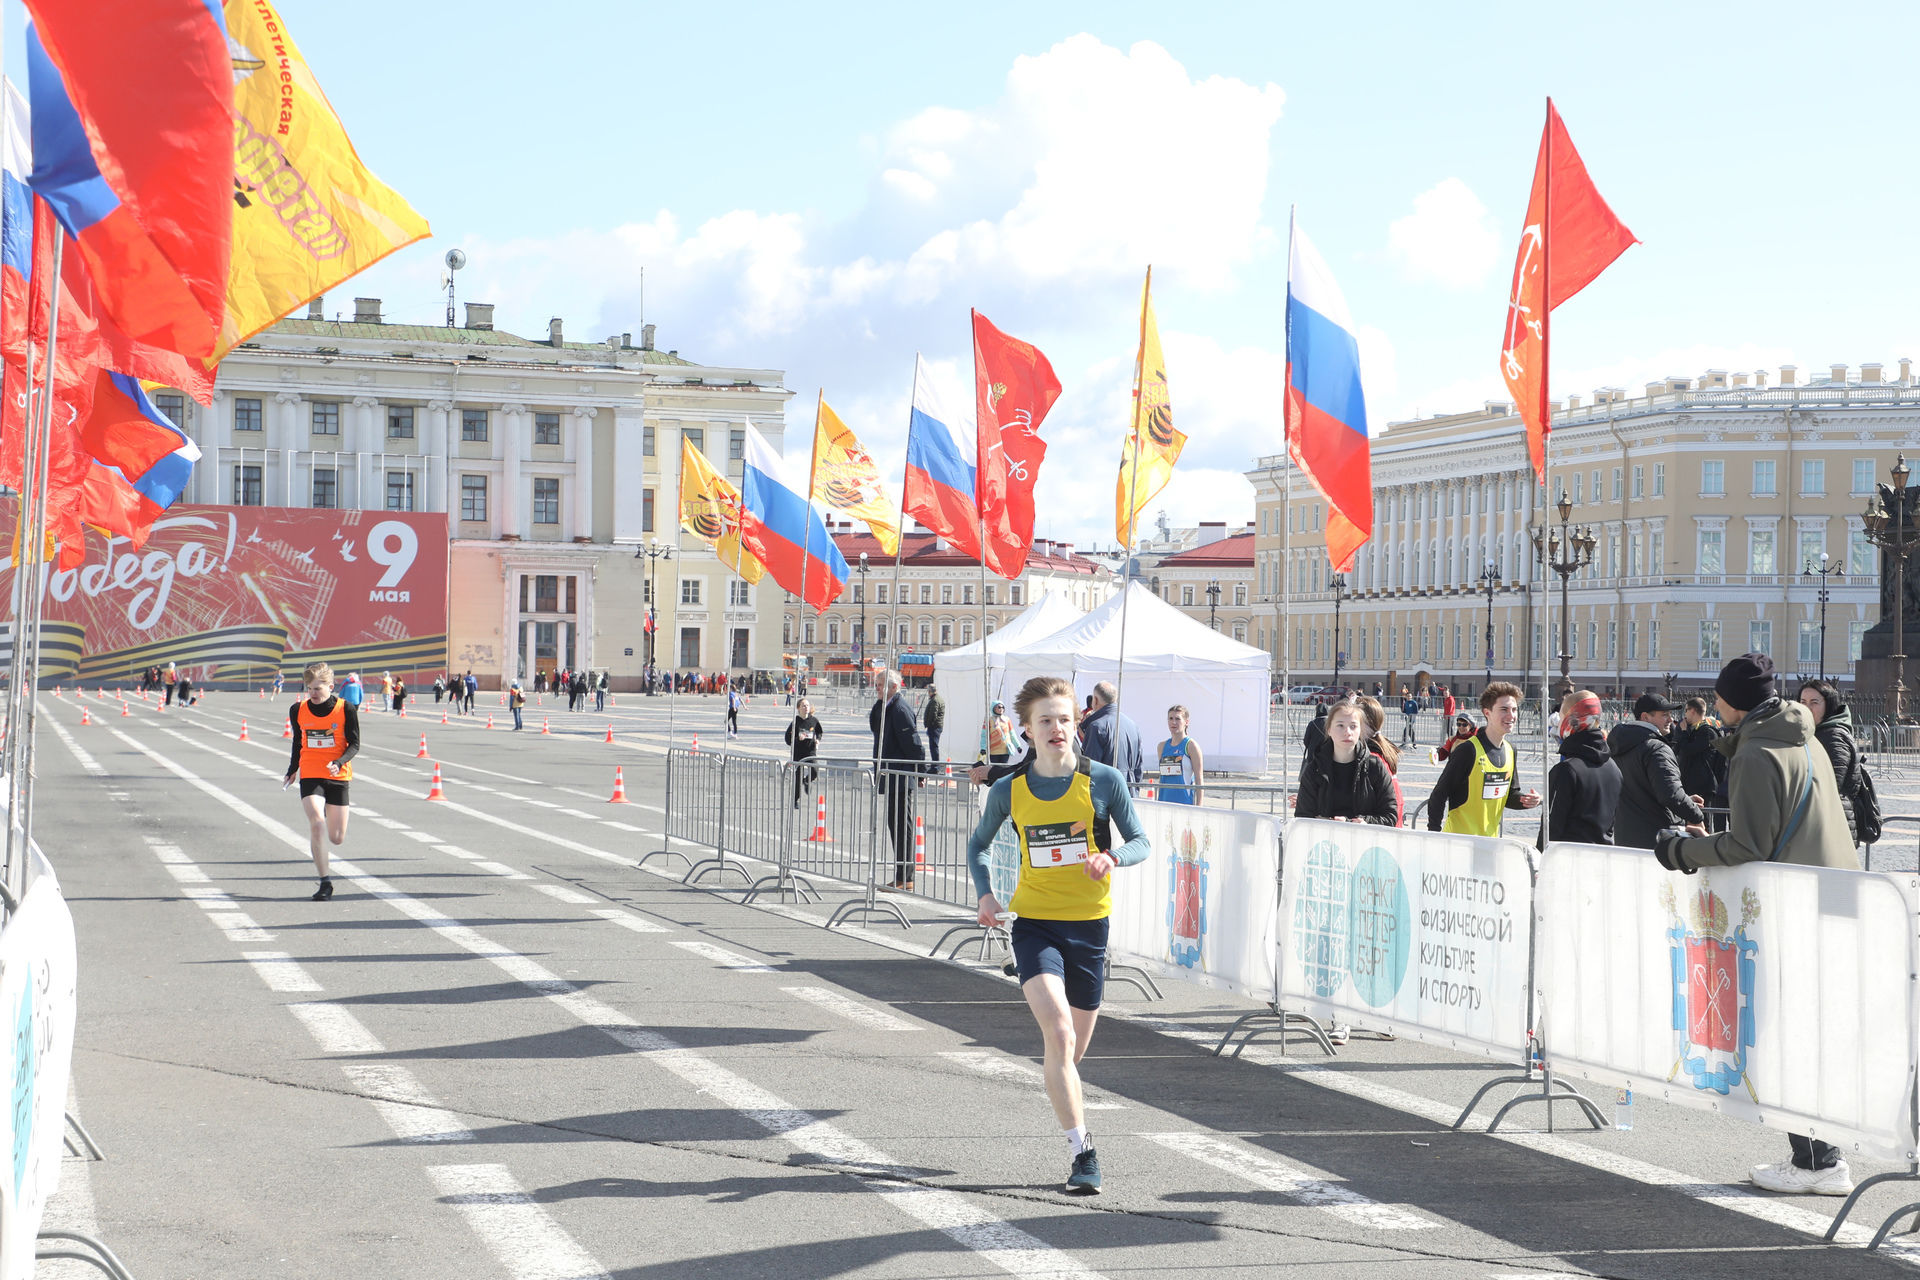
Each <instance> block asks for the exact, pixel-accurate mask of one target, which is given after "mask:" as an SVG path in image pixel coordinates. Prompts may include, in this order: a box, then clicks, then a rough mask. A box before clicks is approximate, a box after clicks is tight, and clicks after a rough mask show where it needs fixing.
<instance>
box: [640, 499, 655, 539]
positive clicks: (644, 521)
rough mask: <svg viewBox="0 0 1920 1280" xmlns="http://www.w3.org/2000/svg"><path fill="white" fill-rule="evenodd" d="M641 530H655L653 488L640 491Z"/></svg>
mask: <svg viewBox="0 0 1920 1280" xmlns="http://www.w3.org/2000/svg"><path fill="white" fill-rule="evenodd" d="M640 532H642V533H652V532H653V490H651V489H642V490H641V491H640Z"/></svg>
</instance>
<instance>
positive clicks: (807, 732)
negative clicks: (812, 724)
mask: <svg viewBox="0 0 1920 1280" xmlns="http://www.w3.org/2000/svg"><path fill="white" fill-rule="evenodd" d="M800 741H802V742H812V741H813V730H811V729H802V730H801V731H800Z"/></svg>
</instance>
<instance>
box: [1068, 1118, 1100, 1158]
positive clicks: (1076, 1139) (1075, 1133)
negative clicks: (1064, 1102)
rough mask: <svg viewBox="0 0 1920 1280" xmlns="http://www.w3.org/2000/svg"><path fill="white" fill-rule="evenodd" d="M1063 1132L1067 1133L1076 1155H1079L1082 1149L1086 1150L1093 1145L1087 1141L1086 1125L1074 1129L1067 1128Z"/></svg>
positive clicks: (1069, 1143) (1069, 1144)
mask: <svg viewBox="0 0 1920 1280" xmlns="http://www.w3.org/2000/svg"><path fill="white" fill-rule="evenodd" d="M1063 1132H1064V1133H1065V1134H1066V1135H1067V1145H1068V1146H1070V1147H1072V1148H1073V1154H1075V1155H1079V1154H1080V1153H1081V1152H1082V1151H1085V1150H1086V1149H1087V1148H1088V1147H1090V1146H1092V1145H1093V1144H1092V1143H1091V1142H1088V1141H1087V1129H1086V1126H1085V1125H1081V1126H1079V1127H1077V1128H1073V1129H1066V1130H1063Z"/></svg>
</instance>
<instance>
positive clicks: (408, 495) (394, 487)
mask: <svg viewBox="0 0 1920 1280" xmlns="http://www.w3.org/2000/svg"><path fill="white" fill-rule="evenodd" d="M387 510H389V511H411V510H413V473H412V472H411V471H389V472H387Z"/></svg>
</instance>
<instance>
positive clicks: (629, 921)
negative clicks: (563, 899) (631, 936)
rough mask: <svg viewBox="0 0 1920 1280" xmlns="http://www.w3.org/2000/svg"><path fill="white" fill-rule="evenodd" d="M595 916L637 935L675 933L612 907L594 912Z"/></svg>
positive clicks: (663, 926)
mask: <svg viewBox="0 0 1920 1280" xmlns="http://www.w3.org/2000/svg"><path fill="white" fill-rule="evenodd" d="M593 914H595V915H597V916H599V917H600V918H601V919H602V920H611V921H613V922H614V923H615V924H617V925H619V926H620V927H621V928H623V929H631V930H633V931H634V932H635V933H672V932H673V930H671V929H669V928H667V927H666V926H665V925H659V924H655V923H654V922H653V921H651V920H643V919H641V918H640V917H639V916H636V915H633V914H631V913H629V912H626V911H618V910H615V909H613V908H611V907H602V908H601V909H600V910H598V911H596V912H594V913H593Z"/></svg>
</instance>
